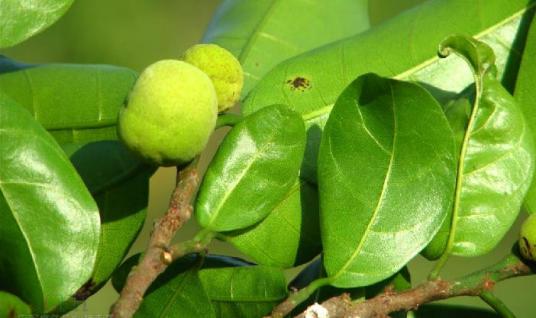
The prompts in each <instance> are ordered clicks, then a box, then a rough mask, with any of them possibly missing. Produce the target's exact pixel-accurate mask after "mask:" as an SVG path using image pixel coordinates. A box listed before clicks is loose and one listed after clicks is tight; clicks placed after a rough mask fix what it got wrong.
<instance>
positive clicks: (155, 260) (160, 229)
mask: <svg viewBox="0 0 536 318" xmlns="http://www.w3.org/2000/svg"><path fill="white" fill-rule="evenodd" d="M197 163H198V160H197V159H195V160H194V161H193V162H192V163H190V164H189V165H188V166H186V167H184V168H182V169H180V170H179V168H177V169H178V173H177V186H176V188H175V190H174V191H173V194H172V196H171V200H170V202H169V208H168V210H167V212H166V213H165V215H164V216H163V217H162V218H161V219H160V220H158V221H157V222H156V223H155V225H154V229H153V232H152V234H151V238H150V240H149V245H148V247H147V249H146V251H145V252H144V253H143V256H142V259H141V260H140V262H139V264H138V266H135V267H134V268H133V269H132V270H131V272H130V274H129V275H128V278H127V281H126V283H125V286H124V287H123V289H122V290H121V294H120V296H119V299H118V300H117V302H116V303H115V304H114V305H113V306H112V308H111V311H110V313H111V317H113V318H130V317H132V316H133V315H134V313H135V312H136V311H137V310H138V308H139V306H140V304H141V302H142V300H143V295H144V294H145V292H146V291H147V289H148V288H149V286H150V285H151V283H152V282H153V281H154V280H155V279H156V278H157V277H158V275H160V274H161V273H162V272H163V271H164V270H165V269H166V268H167V266H168V265H169V263H170V262H169V259H167V254H166V253H169V251H168V250H167V248H166V247H167V246H168V245H169V243H170V242H171V240H172V239H173V237H174V236H175V233H176V232H177V230H178V229H180V228H181V227H182V226H183V225H184V223H186V222H187V221H188V220H189V219H190V216H191V215H192V206H191V201H192V200H193V198H194V195H195V193H196V191H197V187H198V185H199V175H198V172H197Z"/></svg>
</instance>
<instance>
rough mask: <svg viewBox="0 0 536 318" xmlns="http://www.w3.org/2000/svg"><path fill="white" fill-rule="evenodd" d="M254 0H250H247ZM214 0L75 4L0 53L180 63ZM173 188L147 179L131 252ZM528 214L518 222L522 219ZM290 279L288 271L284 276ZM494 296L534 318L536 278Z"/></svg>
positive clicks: (419, 272)
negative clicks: (145, 207) (143, 215)
mask: <svg viewBox="0 0 536 318" xmlns="http://www.w3.org/2000/svg"><path fill="white" fill-rule="evenodd" d="M250 1H255V0H250ZM422 1H423V0H371V1H370V14H371V22H372V24H373V25H375V24H378V23H381V21H383V20H385V19H388V18H390V17H392V16H394V15H396V14H397V13H399V12H400V11H402V10H405V9H408V8H410V7H412V6H414V5H416V4H418V3H420V2H422ZM218 3H219V1H218V0H137V1H132V0H114V1H109V0H78V1H76V2H75V4H74V5H73V6H72V8H71V9H70V11H69V12H68V13H67V14H66V15H65V16H64V17H63V18H62V19H61V20H60V21H59V22H58V23H56V24H55V25H54V26H52V27H51V28H50V29H48V30H46V31H45V32H44V33H42V34H39V35H37V36H35V37H34V38H32V39H30V40H29V41H26V42H24V43H23V44H21V45H18V46H16V47H14V48H10V49H7V50H0V54H6V55H8V56H10V57H12V58H15V59H17V60H20V61H24V62H32V63H47V62H68V63H99V64H100V63H102V64H116V65H122V66H127V67H130V68H132V69H134V70H137V71H141V70H142V69H143V68H144V67H145V66H147V65H149V64H151V63H152V62H154V61H157V60H160V59H164V58H177V57H179V56H180V55H181V53H182V52H183V51H184V50H185V49H187V48H188V47H190V46H191V45H193V44H195V43H197V42H198V41H199V40H200V39H201V37H202V35H203V32H204V30H205V28H206V26H207V25H208V23H209V21H210V18H211V16H212V14H213V13H214V11H215V9H216V7H217V5H218ZM221 137H222V133H221V132H220V133H219V134H218V135H217V136H215V137H214V138H213V140H212V142H211V144H210V147H209V149H208V150H207V152H206V153H205V154H204V162H205V164H206V162H207V161H208V159H209V158H210V157H211V156H212V154H213V153H214V151H215V149H216V147H217V143H218V141H219V140H220V139H221ZM173 185H174V169H171V168H167V169H160V170H159V171H158V172H157V173H156V174H155V175H154V176H153V177H152V179H151V185H150V186H151V188H150V199H149V216H148V218H147V221H146V224H145V227H144V229H143V231H142V233H141V234H140V236H139V238H138V240H137V241H136V243H135V244H134V246H133V248H132V250H131V254H132V253H137V252H140V251H142V250H143V249H144V248H145V244H146V241H147V238H148V236H149V234H150V230H151V227H152V222H153V220H154V219H156V218H157V217H158V216H159V215H160V214H161V213H162V212H163V211H165V210H166V208H167V203H168V200H169V196H170V193H171V191H172V188H173ZM524 217H525V215H522V216H521V219H522V218H524ZM518 228H519V222H518V223H517V224H516V226H515V227H514V229H513V230H512V231H511V233H510V234H509V235H508V236H507V237H506V238H505V239H504V240H503V242H502V243H501V245H500V246H498V247H497V249H496V250H495V251H494V252H493V253H492V254H490V255H488V256H485V257H480V258H475V259H462V258H453V259H452V260H451V261H450V262H449V264H448V265H447V268H446V270H445V272H444V276H445V277H446V278H448V277H456V276H460V275H462V274H464V273H467V272H469V271H472V270H476V269H478V268H480V267H482V266H483V265H485V264H490V263H491V262H494V261H496V260H498V259H499V258H501V256H502V255H504V254H505V253H506V251H507V250H508V249H509V248H510V247H511V246H512V244H513V242H515V240H516V238H517V234H516V233H517V231H518ZM196 230H197V226H196V225H195V224H194V223H193V222H190V224H188V226H187V227H185V228H184V229H183V230H181V231H180V233H179V235H178V237H177V240H182V239H185V238H189V237H191V236H192V235H193V233H195V231H196ZM211 252H215V253H226V254H231V255H238V256H240V254H239V253H238V252H237V251H235V250H234V249H233V248H231V247H229V246H227V245H225V244H223V243H218V242H216V243H215V244H213V245H212V246H211ZM410 269H411V272H412V275H413V280H414V281H415V282H418V281H420V280H423V279H425V277H426V275H427V274H428V272H429V271H430V269H431V263H429V262H427V261H426V260H424V259H423V258H420V257H419V258H417V259H416V260H415V261H413V262H412V263H411V265H410ZM292 274H293V273H292V272H289V276H291V275H292ZM496 293H497V295H498V296H499V297H501V298H502V299H503V300H504V301H505V303H506V304H507V305H508V306H510V308H511V309H512V310H513V311H514V312H516V313H517V314H518V317H519V318H533V317H535V316H536V315H535V313H536V311H535V310H532V309H531V308H532V305H533V304H532V303H531V301H534V298H535V297H536V296H535V295H536V277H530V278H525V279H513V280H509V281H506V282H503V283H501V284H499V285H498V287H497V290H496ZM116 297H117V294H116V293H115V291H114V290H113V288H111V286H110V285H109V284H108V285H107V286H106V287H105V288H103V289H102V290H101V291H100V292H99V293H97V294H96V295H94V296H93V297H91V298H90V299H89V301H88V302H87V303H86V304H85V305H83V306H81V307H80V308H78V309H77V310H76V311H74V312H72V313H71V314H69V317H83V316H84V315H101V314H102V315H105V314H106V313H107V312H108V308H109V306H110V305H111V304H112V303H113V302H114V301H115V299H116ZM447 302H449V303H458V304H467V305H475V306H479V307H486V305H485V304H484V303H483V302H482V301H480V300H479V299H474V298H457V299H452V300H448V301H447Z"/></svg>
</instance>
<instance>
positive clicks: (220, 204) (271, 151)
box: [195, 105, 305, 231]
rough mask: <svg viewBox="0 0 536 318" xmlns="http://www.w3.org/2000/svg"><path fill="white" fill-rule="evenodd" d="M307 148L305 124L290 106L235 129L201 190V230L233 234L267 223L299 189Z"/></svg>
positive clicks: (259, 114)
mask: <svg viewBox="0 0 536 318" xmlns="http://www.w3.org/2000/svg"><path fill="white" fill-rule="evenodd" d="M304 148H305V129H304V127H303V121H302V119H301V117H300V116H299V115H298V114H297V113H296V112H294V111H292V110H290V109H288V108H287V107H285V106H282V105H274V106H271V107H267V108H265V109H262V110H260V111H259V112H257V113H255V114H252V115H251V116H248V117H246V118H245V119H244V120H242V121H241V122H240V123H238V124H236V126H234V127H233V129H232V130H231V131H230V132H229V134H227V136H226V137H225V139H224V140H223V142H222V144H221V146H220V148H219V149H218V152H217V153H216V156H215V157H214V159H213V160H212V162H211V163H210V166H209V167H208V170H207V172H206V174H205V177H204V180H203V183H202V184H201V187H200V189H199V196H198V199H197V202H196V209H195V213H196V217H197V220H198V221H199V224H201V226H203V227H204V228H207V229H210V230H213V231H230V230H237V229H242V228H245V227H248V226H251V225H253V224H255V223H257V222H259V221H260V220H262V219H263V218H264V217H266V216H267V215H268V213H270V211H272V210H273V209H274V207H275V206H276V205H277V204H278V203H279V201H280V200H281V198H282V197H283V196H284V195H285V194H286V193H287V192H288V191H289V189H290V187H292V185H293V184H294V182H295V180H296V177H297V176H298V171H299V167H300V163H301V161H302V158H303V150H304Z"/></svg>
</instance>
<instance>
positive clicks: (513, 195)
mask: <svg viewBox="0 0 536 318" xmlns="http://www.w3.org/2000/svg"><path fill="white" fill-rule="evenodd" d="M441 47H442V51H443V52H444V53H449V52H450V51H453V52H456V53H458V54H460V55H461V56H463V57H464V58H466V59H467V61H468V62H469V64H470V65H471V66H472V68H473V71H474V73H475V87H476V94H475V98H474V104H473V107H472V109H471V110H470V112H467V111H466V110H467V103H464V102H460V103H456V104H453V106H452V107H458V108H461V109H460V110H449V113H451V114H452V115H451V123H454V124H453V125H452V127H453V129H455V130H456V133H457V135H459V136H463V139H461V140H459V142H460V144H459V146H458V148H459V163H458V172H457V181H456V192H455V197H454V205H453V209H452V213H451V220H450V222H449V224H450V230H449V231H447V232H446V233H443V234H441V236H445V235H446V236H447V237H448V241H447V242H446V246H445V248H444V249H443V254H444V255H448V254H455V255H460V256H478V255H483V254H486V253H487V252H489V251H491V250H492V249H493V248H494V247H495V246H496V245H497V244H498V243H499V241H500V240H501V239H502V238H503V236H504V235H505V234H506V232H507V231H508V230H509V229H510V227H511V226H512V224H513V222H514V221H515V219H516V217H517V215H518V213H519V210H520V207H521V203H522V201H523V198H524V196H525V193H526V191H527V189H528V187H529V185H530V183H531V181H532V174H533V170H534V156H535V154H534V146H533V141H532V135H531V133H530V129H529V128H528V127H527V125H526V123H525V120H524V118H523V114H522V112H521V110H520V109H519V106H518V105H517V104H516V102H515V100H514V98H513V97H512V96H511V95H510V94H509V93H508V92H507V91H506V89H505V88H504V87H502V86H501V84H500V82H499V81H498V80H497V78H496V68H495V56H494V54H493V51H492V49H491V48H490V47H489V46H488V45H486V44H484V43H482V42H479V41H476V40H474V39H471V38H468V37H465V36H451V37H448V38H447V39H445V40H444V41H443V42H442V44H441ZM462 122H464V123H465V125H461V123H462ZM460 130H461V132H460ZM435 240H442V241H445V239H444V238H443V239H441V238H440V237H438V238H436V239H435ZM445 257H446V256H445Z"/></svg>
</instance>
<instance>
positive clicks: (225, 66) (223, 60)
mask: <svg viewBox="0 0 536 318" xmlns="http://www.w3.org/2000/svg"><path fill="white" fill-rule="evenodd" d="M183 60H184V61H185V62H188V63H190V64H192V65H195V66H196V67H198V68H199V69H200V70H202V71H203V72H205V73H207V75H208V76H209V77H210V79H211V80H212V82H213V83H214V87H215V88H216V94H217V95H218V110H219V111H220V112H223V111H225V110H227V109H229V108H231V107H233V105H234V104H236V103H237V102H238V100H239V99H240V93H241V91H242V86H243V85H244V73H243V71H242V66H241V65H240V62H238V60H237V59H236V58H235V57H234V56H233V54H231V52H229V51H227V50H226V49H224V48H222V47H220V46H218V45H216V44H197V45H194V46H192V47H191V48H189V49H188V50H187V51H186V52H185V53H184V56H183Z"/></svg>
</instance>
